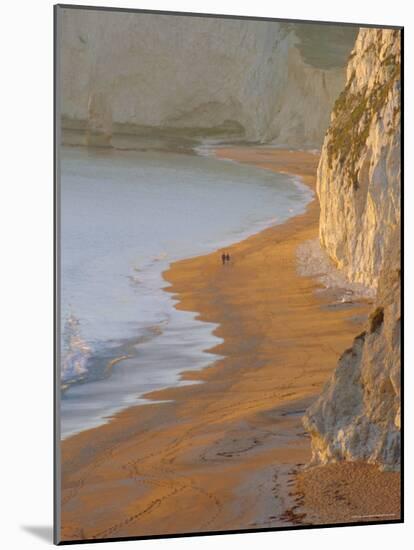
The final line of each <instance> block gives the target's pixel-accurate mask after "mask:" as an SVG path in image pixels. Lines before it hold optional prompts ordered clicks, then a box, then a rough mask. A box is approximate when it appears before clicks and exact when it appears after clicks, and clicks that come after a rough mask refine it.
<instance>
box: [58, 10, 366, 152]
mask: <svg viewBox="0 0 414 550" xmlns="http://www.w3.org/2000/svg"><path fill="white" fill-rule="evenodd" d="M59 13H60V27H61V41H60V67H61V70H60V74H61V79H60V89H61V114H62V121H63V127H67V128H80V129H85V128H86V129H87V131H88V132H89V133H90V135H91V136H94V135H97V136H98V137H99V136H100V138H101V139H102V140H103V142H105V141H108V140H110V135H111V133H112V132H114V133H115V132H120V133H122V132H126V133H131V134H134V133H141V134H145V132H147V133H148V131H150V130H151V131H152V130H154V129H156V130H159V131H161V132H168V131H175V132H179V133H181V135H186V136H187V135H190V136H194V135H197V136H202V137H206V136H209V135H211V136H216V135H222V136H225V137H237V138H239V139H245V140H247V141H259V142H274V143H277V144H279V145H283V146H284V145H288V146H300V147H312V148H313V147H318V148H320V146H321V144H322V140H323V136H324V133H325V130H326V127H327V126H328V123H329V114H330V112H331V109H332V105H333V103H334V101H335V99H336V98H337V97H338V94H339V92H340V91H341V89H342V88H343V86H344V82H345V65H346V58H347V56H348V55H349V52H350V51H351V48H352V44H353V42H354V40H355V32H356V31H355V30H354V29H349V28H341V27H338V26H332V27H329V28H328V27H323V29H326V32H321V27H320V26H318V25H312V24H308V25H306V24H302V25H299V24H295V25H292V24H287V23H278V22H272V21H253V20H231V19H217V18H214V19H213V18H204V17H184V16H166V15H159V14H136V13H119V12H104V11H84V10H76V9H65V8H62V9H61V10H60V11H59ZM328 35H329V37H330V38H331V40H330V42H329V40H328ZM321 36H322V37H326V41H327V45H326V47H321ZM329 44H330V47H329Z"/></svg>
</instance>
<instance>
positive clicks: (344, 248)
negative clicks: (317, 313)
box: [317, 29, 400, 287]
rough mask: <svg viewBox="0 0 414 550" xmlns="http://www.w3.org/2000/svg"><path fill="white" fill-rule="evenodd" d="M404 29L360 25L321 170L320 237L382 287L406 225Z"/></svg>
mask: <svg viewBox="0 0 414 550" xmlns="http://www.w3.org/2000/svg"><path fill="white" fill-rule="evenodd" d="M399 48H400V43H399V36H398V31H393V30H376V29H372V30H371V29H370V30H361V31H360V33H359V35H358V38H357V41H356V44H355V48H354V50H353V52H352V53H351V59H350V61H349V63H348V68H347V82H346V87H345V89H344V90H343V92H342V93H341V95H340V96H339V98H338V100H337V101H336V103H335V105H334V109H333V112H332V116H331V124H330V126H329V129H328V131H327V134H326V136H325V141H324V144H323V148H322V156H321V161H320V164H319V168H318V184H317V192H318V195H319V200H320V205H321V217H320V226H319V227H320V241H321V243H322V245H323V246H324V247H325V248H326V250H327V252H328V254H329V255H330V256H331V258H332V259H333V260H334V261H335V263H336V265H337V267H338V268H339V269H343V270H345V272H346V274H347V276H348V278H349V279H350V280H351V281H354V282H360V283H364V284H366V285H368V286H374V287H376V286H377V285H378V277H379V274H380V272H381V269H382V267H383V263H384V258H385V257H386V254H387V251H388V249H389V241H390V238H391V235H392V234H393V232H394V230H395V228H396V227H397V226H398V225H399V223H400V49H399Z"/></svg>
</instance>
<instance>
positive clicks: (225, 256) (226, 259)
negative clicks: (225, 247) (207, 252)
mask: <svg viewBox="0 0 414 550" xmlns="http://www.w3.org/2000/svg"><path fill="white" fill-rule="evenodd" d="M221 261H222V262H223V265H224V264H225V263H226V262H229V261H230V254H224V252H223V254H222V255H221Z"/></svg>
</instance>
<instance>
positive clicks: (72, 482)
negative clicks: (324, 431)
mask: <svg viewBox="0 0 414 550" xmlns="http://www.w3.org/2000/svg"><path fill="white" fill-rule="evenodd" d="M216 154H217V156H218V157H223V158H231V159H233V160H237V161H239V162H246V163H249V164H254V165H257V166H260V167H262V168H266V169H269V170H274V171H276V172H286V173H290V174H296V175H299V176H301V177H302V178H303V181H304V182H305V183H307V184H308V185H309V186H311V187H312V188H313V187H314V184H315V173H316V167H317V162H318V158H317V156H315V155H313V154H310V153H305V152H290V151H280V150H274V149H270V148H269V149H266V148H251V147H249V148H244V147H236V148H234V147H233V148H228V149H225V148H222V149H219V150H218V151H217V152H216ZM318 214H319V210H318V203H317V200H314V201H312V203H311V204H310V205H309V206H308V208H307V211H306V213H305V214H303V215H299V216H296V217H295V218H292V219H290V220H289V221H288V222H286V223H285V224H283V225H279V226H275V227H272V228H269V229H266V230H265V231H262V232H260V233H259V234H256V235H254V236H252V237H250V238H248V239H246V240H244V241H242V242H240V243H237V244H235V245H233V246H231V247H228V248H227V249H226V252H229V253H230V254H231V258H232V259H231V262H230V263H229V264H228V265H225V266H223V265H222V262H221V253H222V251H221V250H220V251H217V252H216V253H213V254H209V255H206V256H202V257H197V258H193V259H188V260H184V261H180V262H177V263H175V264H173V265H172V266H171V268H170V269H169V270H168V272H167V273H165V279H166V280H167V281H168V282H169V283H170V284H171V287H170V288H169V291H170V292H172V293H174V295H176V297H177V298H178V299H179V304H178V306H177V307H178V308H180V309H185V310H190V311H197V312H199V318H200V319H202V320H206V321H211V322H214V323H218V324H219V327H218V329H217V330H216V335H217V336H219V337H221V338H222V339H223V343H222V344H220V345H218V346H217V347H215V348H214V349H213V350H211V351H212V352H214V353H216V354H219V355H220V356H222V359H220V360H218V361H215V362H214V363H213V364H212V365H211V366H210V367H207V368H205V369H204V370H202V371H190V372H185V373H183V378H185V379H191V380H198V381H203V383H202V384H195V385H192V386H182V387H178V388H169V389H165V390H162V391H157V392H154V393H152V394H150V395H149V396H148V397H150V398H152V399H156V400H165V401H167V400H168V402H164V403H149V404H148V405H142V406H136V407H131V408H129V409H127V410H125V411H123V412H121V413H119V414H117V415H116V416H115V418H114V419H113V420H112V421H111V422H109V423H108V424H106V425H103V426H100V427H98V428H94V429H91V430H88V431H85V432H82V433H80V434H78V435H75V436H73V437H71V438H69V439H67V440H65V441H64V442H63V443H62V529H61V533H62V539H63V540H76V539H80V538H88V539H90V538H107V537H122V536H147V535H160V534H170V533H174V534H179V533H186V532H187V533H188V532H208V531H219V530H232V529H235V530H238V529H252V528H261V527H265V528H266V527H283V526H286V525H291V524H292V523H295V522H297V521H299V520H298V517H295V515H294V513H292V512H291V511H292V508H293V507H295V506H297V505H298V504H297V499H298V497H297V495H296V494H295V491H296V490H297V489H294V484H295V476H294V474H295V472H296V471H297V469H298V467H299V466H300V465H303V464H305V463H306V462H307V461H308V460H309V459H310V441H309V438H308V437H307V435H306V434H305V433H304V430H303V427H302V425H301V416H302V414H303V411H304V409H305V408H306V407H307V406H308V404H309V403H310V402H311V401H312V400H313V399H314V398H315V396H316V395H317V394H318V393H319V392H320V391H321V388H322V386H323V384H324V382H325V381H326V380H327V378H328V377H329V375H330V373H331V372H332V370H333V369H334V368H335V365H336V362H337V360H338V357H339V355H340V354H341V353H342V352H343V351H344V350H345V348H347V347H349V346H350V344H351V342H352V339H353V337H354V336H355V335H356V334H357V333H358V332H360V331H361V325H359V324H358V323H356V322H355V321H352V320H351V317H354V316H355V315H356V312H357V313H358V315H361V314H364V313H366V312H367V310H368V306H367V304H361V305H360V307H357V308H356V309H353V310H342V311H341V310H338V309H330V308H326V307H323V306H324V305H326V304H327V303H328V297H327V296H324V295H320V294H315V290H316V289H317V288H318V283H317V282H315V281H314V280H313V279H311V278H307V277H301V276H299V275H298V274H297V269H296V267H297V266H296V263H297V261H296V249H297V246H298V244H300V243H302V242H304V241H306V240H308V239H314V238H316V237H317V233H318ZM298 465H299V466H298ZM381 479H382V474H380V473H378V475H377V482H378V483H381V481H378V480H381ZM308 489H309V487H308ZM292 491H293V492H292ZM309 491H310V492H311V489H309ZM377 496H378V495H376V497H375V498H377ZM368 504H369V503H367V507H369V506H368ZM376 512H377V513H378V510H376ZM309 513H310V508H309ZM312 513H313V512H312ZM367 513H369V511H368V512H367ZM292 514H293V515H292ZM300 517H301V521H304V522H306V520H305V519H303V517H302V516H300ZM346 517H347V518H348V517H349V516H348V515H347V516H346ZM312 518H313V520H314V521H316V522H318V519H317V513H316V512H315V513H314V515H313V516H312ZM344 518H345V516H344ZM336 521H338V519H337V520H336ZM344 521H345V520H344ZM346 521H347V520H346Z"/></svg>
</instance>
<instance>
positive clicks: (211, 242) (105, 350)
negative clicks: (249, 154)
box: [59, 147, 311, 438]
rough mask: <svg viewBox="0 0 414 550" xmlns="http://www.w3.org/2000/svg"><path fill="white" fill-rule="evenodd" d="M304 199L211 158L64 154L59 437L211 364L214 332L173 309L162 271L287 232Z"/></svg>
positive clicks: (280, 182) (260, 173) (293, 188)
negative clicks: (275, 228)
mask: <svg viewBox="0 0 414 550" xmlns="http://www.w3.org/2000/svg"><path fill="white" fill-rule="evenodd" d="M310 198H311V192H310V191H309V189H308V188H307V187H306V186H304V185H303V184H301V183H300V182H299V181H298V180H297V179H295V178H293V177H290V176H287V175H283V174H276V173H273V172H270V171H267V170H264V169H259V168H255V167H251V166H246V165H242V164H237V163H234V162H226V161H223V160H218V159H216V158H213V157H211V156H205V155H203V156H197V155H184V154H174V153H161V152H136V151H117V150H91V149H86V148H75V147H62V148H61V152H60V214H61V223H60V249H61V254H60V288H59V290H60V325H61V350H60V351H61V353H60V367H61V390H62V392H61V400H60V413H61V415H60V416H61V422H60V427H61V436H62V438H65V437H67V436H69V435H72V434H74V433H77V432H79V431H82V430H84V429H87V428H90V427H93V426H96V425H99V424H102V423H104V422H106V421H107V420H108V418H110V417H111V415H113V414H114V413H115V412H117V411H119V410H121V409H122V408H125V407H128V406H130V405H132V404H138V403H145V402H148V401H146V400H145V399H144V398H143V397H142V396H143V395H144V394H145V393H147V392H149V391H152V390H156V389H160V388H163V387H167V386H173V385H177V384H184V383H185V382H183V381H182V380H180V373H181V372H183V371H185V370H194V369H201V368H203V367H205V366H207V365H208V364H210V363H211V362H213V361H214V360H216V359H217V357H218V356H217V355H214V354H212V353H209V352H208V349H209V348H212V347H213V346H214V345H216V344H218V343H219V342H220V339H219V338H217V337H216V336H214V334H213V332H214V329H215V328H216V325H214V324H212V323H206V322H202V321H199V320H197V319H196V316H197V312H184V311H178V310H176V309H175V308H174V304H175V303H176V301H175V300H174V298H173V296H172V295H171V294H170V293H168V292H167V291H166V290H164V288H165V287H166V286H168V285H167V283H166V282H165V280H164V279H163V277H162V273H163V271H165V270H166V269H167V268H168V266H169V264H170V263H171V262H173V261H175V260H179V259H183V258H188V257H192V256H197V255H200V254H205V253H208V252H211V251H214V250H216V249H217V248H219V247H222V246H226V245H230V244H231V243H235V242H237V241H239V240H241V239H243V238H245V237H247V236H248V235H250V234H253V233H256V232H258V231H260V230H261V229H263V228H264V227H266V226H270V225H274V224H278V223H282V222H283V221H285V220H286V219H288V218H289V217H291V216H293V215H295V214H298V213H299V212H302V211H304V209H305V206H306V204H307V203H308V202H309V200H310ZM217 261H218V262H221V258H220V255H219V254H218V255H217Z"/></svg>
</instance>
